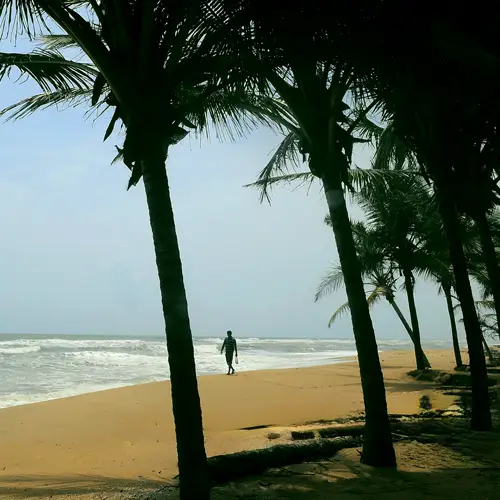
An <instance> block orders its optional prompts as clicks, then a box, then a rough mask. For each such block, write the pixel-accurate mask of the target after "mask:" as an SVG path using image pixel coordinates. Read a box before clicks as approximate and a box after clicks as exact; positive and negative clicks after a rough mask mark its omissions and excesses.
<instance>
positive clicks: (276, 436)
mask: <svg viewBox="0 0 500 500" xmlns="http://www.w3.org/2000/svg"><path fill="white" fill-rule="evenodd" d="M280 437H281V434H279V433H278V432H270V433H269V434H268V435H267V439H269V440H273V439H279V438H280Z"/></svg>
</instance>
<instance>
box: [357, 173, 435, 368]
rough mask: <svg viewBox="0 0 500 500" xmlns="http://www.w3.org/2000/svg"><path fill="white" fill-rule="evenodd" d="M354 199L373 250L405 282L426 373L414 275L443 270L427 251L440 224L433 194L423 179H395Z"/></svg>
mask: <svg viewBox="0 0 500 500" xmlns="http://www.w3.org/2000/svg"><path fill="white" fill-rule="evenodd" d="M354 199H355V201H356V202H357V203H358V204H359V205H360V207H361V208H362V209H363V210H364V213H365V216H366V218H367V221H368V224H369V228H370V232H369V233H368V234H369V235H370V237H371V238H372V239H373V244H374V247H375V248H377V250H378V252H380V254H381V255H382V256H383V258H384V260H385V261H386V262H387V263H388V266H389V267H390V268H391V269H394V270H397V271H399V272H400V273H401V274H402V276H403V278H404V288H405V290H406V294H407V297H408V308H409V311H410V318H411V327H412V331H413V335H414V340H415V346H416V354H417V368H418V369H424V368H425V362H424V358H423V350H422V346H421V340H420V325H419V321H418V315H417V308H416V303H415V295H414V286H415V273H420V272H421V271H422V270H425V271H427V270H428V269H429V268H432V267H436V268H440V267H441V263H440V262H438V261H437V260H436V259H435V257H434V256H433V255H432V254H429V253H428V252H427V251H426V249H425V241H426V237H427V233H428V232H429V231H430V230H432V228H430V226H431V225H433V224H434V225H435V224H438V223H439V216H438V213H437V209H436V205H435V203H434V201H433V197H432V194H431V192H430V191H429V189H428V187H427V186H426V185H425V183H424V181H423V179H422V178H421V176H420V175H413V177H412V178H411V180H409V179H407V178H406V179H402V178H399V177H398V176H392V177H389V178H388V179H387V185H386V186H380V185H378V186H367V187H366V188H364V189H362V190H361V192H360V193H357V194H356V195H355V196H354Z"/></svg>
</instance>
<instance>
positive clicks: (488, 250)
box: [474, 212, 500, 325]
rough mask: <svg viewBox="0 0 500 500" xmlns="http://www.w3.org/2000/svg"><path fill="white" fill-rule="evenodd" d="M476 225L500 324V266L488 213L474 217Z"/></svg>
mask: <svg viewBox="0 0 500 500" xmlns="http://www.w3.org/2000/svg"><path fill="white" fill-rule="evenodd" d="M474 221H475V222H476V227H477V230H478V232H479V238H480V239H481V248H482V250H483V259H484V263H485V264H486V270H487V272H488V278H489V280H490V286H491V291H492V294H493V303H494V304H495V313H496V315H497V324H499V325H500V268H499V267H498V261H497V255H496V252H495V245H494V243H493V239H492V237H491V231H490V227H489V225H488V220H487V219H486V214H485V213H484V212H481V213H479V214H477V215H475V217H474Z"/></svg>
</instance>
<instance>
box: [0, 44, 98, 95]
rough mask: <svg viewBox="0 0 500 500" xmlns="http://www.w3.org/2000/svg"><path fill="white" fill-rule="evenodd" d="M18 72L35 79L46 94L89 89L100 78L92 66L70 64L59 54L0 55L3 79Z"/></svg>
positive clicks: (37, 51)
mask: <svg viewBox="0 0 500 500" xmlns="http://www.w3.org/2000/svg"><path fill="white" fill-rule="evenodd" d="M14 69H16V70H18V71H19V73H20V75H21V76H25V77H28V78H31V79H33V80H34V81H35V82H36V83H37V84H38V86H39V87H40V88H41V89H42V91H44V92H51V91H52V90H69V89H73V88H76V89H87V88H89V87H90V86H91V85H92V80H93V78H94V77H95V75H96V74H97V72H96V70H95V69H94V68H93V67H92V66H91V65H89V64H85V63H78V62H73V61H68V60H67V59H65V58H64V56H63V55H62V54H61V53H60V52H58V51H56V50H45V49H36V50H34V51H33V52H31V53H29V54H19V53H5V52H2V53H0V79H2V78H3V77H9V76H11V74H12V71H13V70H14Z"/></svg>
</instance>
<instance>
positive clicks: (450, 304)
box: [443, 285, 464, 368]
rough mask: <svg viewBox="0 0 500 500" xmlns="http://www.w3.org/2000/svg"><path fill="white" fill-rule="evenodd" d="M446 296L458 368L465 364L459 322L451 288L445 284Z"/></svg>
mask: <svg viewBox="0 0 500 500" xmlns="http://www.w3.org/2000/svg"><path fill="white" fill-rule="evenodd" d="M443 292H444V296H445V297H446V307H447V308H448V316H449V317H450V326H451V338H452V339H453V351H454V353H455V363H456V364H457V368H460V367H461V366H463V365H464V364H463V362H462V353H461V352H460V343H459V342H458V332H457V322H456V321H455V314H454V312H453V302H452V299H451V288H450V287H448V286H446V285H443Z"/></svg>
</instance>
